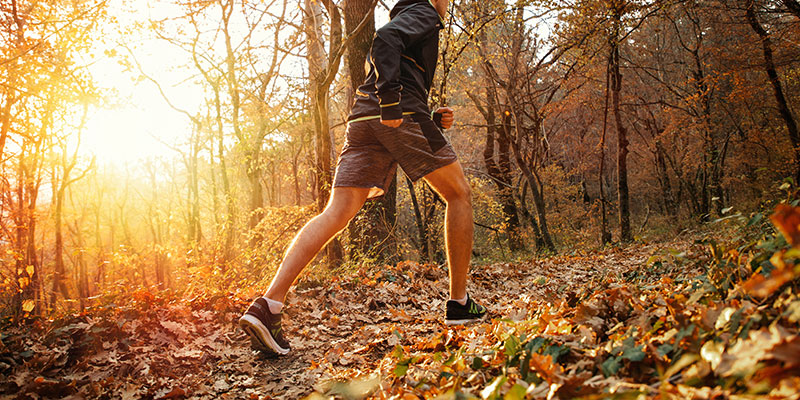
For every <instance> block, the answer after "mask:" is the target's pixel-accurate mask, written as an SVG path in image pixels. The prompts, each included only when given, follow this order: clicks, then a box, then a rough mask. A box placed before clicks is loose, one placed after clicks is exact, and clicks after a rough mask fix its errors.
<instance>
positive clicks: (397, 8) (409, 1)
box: [389, 0, 433, 18]
mask: <svg viewBox="0 0 800 400" xmlns="http://www.w3.org/2000/svg"><path fill="white" fill-rule="evenodd" d="M419 3H423V4H430V1H428V0H400V1H398V2H397V4H395V5H394V7H392V11H390V12H389V18H394V16H395V15H397V14H400V12H401V11H403V10H405V9H406V8H408V7H410V6H413V5H414V4H419ZM431 7H433V6H431Z"/></svg>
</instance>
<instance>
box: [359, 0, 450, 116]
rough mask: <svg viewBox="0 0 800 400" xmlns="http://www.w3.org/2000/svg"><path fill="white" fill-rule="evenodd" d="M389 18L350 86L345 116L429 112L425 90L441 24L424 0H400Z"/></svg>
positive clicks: (434, 10) (431, 72) (437, 16)
mask: <svg viewBox="0 0 800 400" xmlns="http://www.w3.org/2000/svg"><path fill="white" fill-rule="evenodd" d="M389 18H390V21H389V23H387V24H386V25H384V26H382V27H381V28H380V29H378V30H377V31H376V32H375V37H374V38H373V41H372V48H371V49H370V53H369V56H368V58H367V62H368V63H369V73H368V74H367V78H366V80H365V82H364V84H363V85H361V86H360V87H359V88H358V91H356V96H355V98H356V101H355V104H354V105H353V108H352V110H351V111H350V116H349V117H348V118H347V119H348V121H352V120H355V119H359V118H365V117H367V118H368V117H375V116H378V115H380V116H381V118H382V119H384V120H391V119H400V118H402V116H403V115H404V114H406V115H407V114H412V113H413V114H425V115H427V116H428V117H429V118H430V115H431V114H430V110H429V109H428V91H429V90H430V88H431V84H432V82H433V76H434V73H435V72H436V62H437V60H438V57H439V30H441V29H442V28H443V27H444V25H443V24H442V20H441V17H440V16H439V13H437V12H436V9H434V8H433V5H432V4H431V3H430V1H428V0H400V1H399V2H398V3H397V4H396V5H395V6H394V7H393V8H392V11H391V12H390V13H389Z"/></svg>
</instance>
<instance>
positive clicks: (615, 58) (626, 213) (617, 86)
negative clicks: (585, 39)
mask: <svg viewBox="0 0 800 400" xmlns="http://www.w3.org/2000/svg"><path fill="white" fill-rule="evenodd" d="M615 18H616V19H615V22H614V23H615V29H614V36H613V38H612V40H611V101H612V104H613V108H614V122H615V125H616V128H617V175H618V178H617V201H618V206H619V231H620V240H621V241H623V242H630V241H632V240H633V236H632V234H631V211H630V199H629V196H628V132H627V130H626V129H625V127H624V126H623V125H622V113H621V111H620V105H619V97H620V91H621V90H622V74H621V73H620V71H619V34H618V31H619V24H620V22H619V18H620V16H619V14H616V15H615Z"/></svg>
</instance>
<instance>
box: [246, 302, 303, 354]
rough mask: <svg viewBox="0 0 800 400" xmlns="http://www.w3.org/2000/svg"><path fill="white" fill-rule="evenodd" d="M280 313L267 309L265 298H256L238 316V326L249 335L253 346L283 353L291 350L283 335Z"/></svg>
mask: <svg viewBox="0 0 800 400" xmlns="http://www.w3.org/2000/svg"><path fill="white" fill-rule="evenodd" d="M281 315H282V314H273V313H272V312H271V311H270V310H269V304H267V299H265V298H263V297H259V298H257V299H256V300H255V301H254V302H253V304H251V305H250V308H248V309H247V312H245V313H244V315H242V317H241V318H239V326H241V327H242V329H244V331H245V332H247V334H248V335H250V339H251V343H253V344H254V345H257V346H255V347H258V348H261V349H262V350H267V351H271V352H274V353H276V354H279V355H284V354H286V353H288V352H289V350H291V348H290V347H289V342H287V341H286V339H284V337H283V330H281Z"/></svg>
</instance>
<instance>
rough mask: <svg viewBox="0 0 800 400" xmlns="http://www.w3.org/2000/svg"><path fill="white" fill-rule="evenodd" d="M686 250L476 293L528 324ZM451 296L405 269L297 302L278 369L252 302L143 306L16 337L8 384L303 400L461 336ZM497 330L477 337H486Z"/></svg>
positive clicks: (503, 267) (597, 260) (478, 277)
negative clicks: (395, 352) (248, 319)
mask: <svg viewBox="0 0 800 400" xmlns="http://www.w3.org/2000/svg"><path fill="white" fill-rule="evenodd" d="M681 247H682V248H687V247H688V245H685V244H675V243H671V244H658V245H638V246H633V247H629V248H626V249H612V250H608V251H606V252H603V253H592V254H589V255H585V256H557V257H552V258H548V259H545V260H534V261H531V262H524V263H513V264H512V263H500V264H494V265H489V266H476V267H473V269H472V273H471V281H470V284H469V288H470V289H469V290H470V292H471V294H472V295H473V297H474V298H476V299H479V300H480V301H481V302H482V303H483V304H484V305H486V306H487V307H488V308H489V310H490V312H491V317H492V318H508V319H511V320H515V321H519V320H525V319H526V318H529V317H530V316H531V315H532V314H533V313H534V312H536V311H537V309H536V308H538V307H540V306H541V305H542V304H546V303H547V302H549V301H561V300H567V301H570V299H577V298H580V297H582V296H583V295H584V294H585V293H586V292H587V291H595V290H598V289H599V287H600V283H601V282H602V281H603V279H604V278H605V277H606V276H608V275H615V274H622V273H624V272H626V271H630V270H633V269H636V268H639V267H641V266H642V265H644V263H645V262H646V260H647V258H648V257H649V256H650V255H652V254H654V253H655V252H657V251H659V250H660V249H665V248H681ZM446 288H447V273H446V270H445V269H444V268H443V267H440V266H431V265H428V266H424V265H419V264H416V263H411V262H404V263H400V264H398V265H397V266H394V267H390V268H386V269H379V268H375V269H372V270H371V271H362V272H360V273H357V274H354V275H353V276H350V277H346V278H344V279H341V280H339V281H337V282H332V283H330V284H329V285H328V286H327V287H312V288H305V289H297V290H294V291H293V292H292V293H290V296H289V299H288V302H287V307H286V309H285V313H286V317H285V318H284V321H285V322H284V329H285V332H286V336H287V338H288V339H289V340H290V342H291V345H292V352H291V353H290V355H289V356H284V357H277V358H275V357H266V356H264V355H263V354H261V353H258V352H254V351H253V350H251V348H250V345H249V341H247V339H246V336H245V335H244V334H243V332H241V331H240V330H239V329H238V328H237V326H236V324H235V321H236V319H237V318H238V317H239V315H240V313H241V312H242V311H243V310H244V308H245V307H246V306H247V300H246V299H237V300H231V299H226V298H216V299H214V298H212V299H204V300H195V301H191V302H169V303H167V302H166V301H162V300H159V299H155V298H148V297H147V295H146V294H142V295H140V296H141V297H142V298H137V297H136V296H134V297H135V298H134V301H133V304H132V305H130V306H126V307H113V306H112V307H108V308H106V309H101V310H96V311H94V312H93V313H89V314H87V315H84V316H77V317H75V318H72V319H69V320H66V321H64V322H63V323H61V324H55V325H52V326H47V325H43V328H42V329H43V331H42V332H41V334H42V337H41V338H36V337H32V336H31V335H29V334H26V333H25V332H22V331H13V330H12V331H9V332H4V333H3V335H4V336H3V343H5V346H3V347H0V353H1V354H3V356H2V357H0V378H2V379H0V380H3V381H7V382H6V383H4V384H0V394H2V393H5V395H4V396H5V397H6V398H21V399H25V398H37V397H36V396H33V395H26V393H31V394H32V393H37V394H38V395H39V396H41V397H43V398H47V397H53V398H62V397H65V396H71V398H123V399H132V398H155V399H159V398H183V397H192V398H201V399H202V398H208V399H216V398H231V399H234V398H236V399H238V398H252V399H257V398H260V399H263V398H287V399H293V398H301V397H304V396H306V395H309V394H311V393H313V392H314V391H315V390H320V391H322V390H325V388H326V383H325V382H330V381H332V380H336V379H342V380H343V379H352V378H355V377H357V376H364V375H368V374H370V373H376V372H377V373H379V374H383V373H385V371H387V368H389V370H391V369H390V368H391V367H392V366H391V365H389V362H390V361H391V360H390V356H387V354H389V353H391V352H392V349H393V348H395V346H396V345H397V344H402V345H413V346H416V347H419V348H425V347H426V346H428V347H430V349H431V350H433V349H434V348H436V347H438V346H441V344H440V343H439V342H440V341H441V340H443V339H440V338H447V337H448V330H449V328H447V327H446V326H445V325H444V324H443V310H444V301H445V300H446V299H447V293H446ZM489 326H490V324H488V323H486V324H475V325H472V326H469V327H467V328H465V329H466V331H470V330H472V331H474V333H475V334H482V333H483V332H485V331H486V330H487V329H488V328H489ZM457 329H464V328H457ZM34 336H35V335H34ZM462 336H463V335H462ZM0 345H1V344H0ZM20 354H21V356H20ZM328 386H329V385H328Z"/></svg>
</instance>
